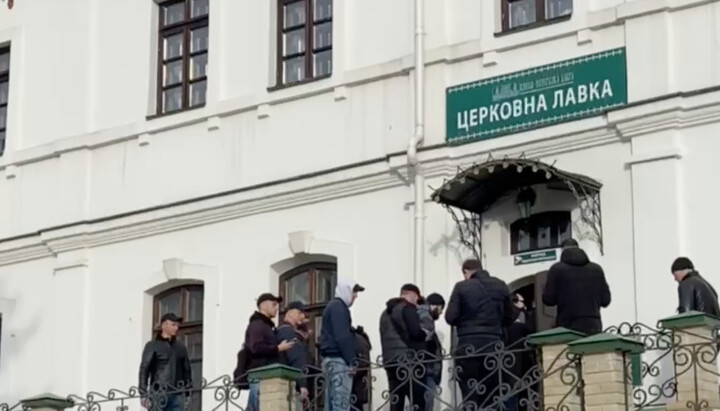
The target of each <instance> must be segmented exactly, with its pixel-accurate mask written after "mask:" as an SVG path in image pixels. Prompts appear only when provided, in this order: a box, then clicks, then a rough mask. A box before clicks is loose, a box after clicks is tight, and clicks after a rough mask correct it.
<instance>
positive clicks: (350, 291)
mask: <svg viewBox="0 0 720 411" xmlns="http://www.w3.org/2000/svg"><path fill="white" fill-rule="evenodd" d="M363 291H365V287H363V286H361V285H360V284H356V283H355V282H354V281H351V280H348V279H344V278H341V279H338V283H337V285H336V286H335V298H339V299H341V300H342V301H343V302H344V303H345V304H347V306H348V307H351V306H352V305H353V303H354V302H355V300H356V299H357V297H358V293H361V292H363Z"/></svg>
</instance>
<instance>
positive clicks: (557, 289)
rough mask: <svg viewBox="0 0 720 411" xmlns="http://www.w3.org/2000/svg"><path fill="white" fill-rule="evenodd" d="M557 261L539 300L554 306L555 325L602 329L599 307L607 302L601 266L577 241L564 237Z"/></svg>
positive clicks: (584, 330) (583, 330) (587, 330)
mask: <svg viewBox="0 0 720 411" xmlns="http://www.w3.org/2000/svg"><path fill="white" fill-rule="evenodd" d="M562 248H563V251H562V254H561V255H560V261H559V262H557V263H555V264H553V265H552V267H550V271H549V272H548V277H547V283H546V284H545V291H544V292H543V296H542V299H543V302H544V303H545V305H547V306H549V307H553V306H557V319H556V326H557V327H565V328H568V329H571V330H575V331H578V332H581V333H583V334H586V335H593V334H597V333H600V332H602V320H601V317H600V308H601V307H602V308H607V306H609V305H610V287H609V286H608V283H607V281H606V280H605V273H604V272H603V269H602V267H600V266H599V265H598V264H595V263H593V262H591V261H590V259H589V258H588V256H587V254H585V251H583V250H582V249H581V248H579V247H578V243H577V241H575V240H573V239H568V240H565V241H564V242H563V244H562Z"/></svg>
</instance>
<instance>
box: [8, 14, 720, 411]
mask: <svg viewBox="0 0 720 411" xmlns="http://www.w3.org/2000/svg"><path fill="white" fill-rule="evenodd" d="M425 8H426V17H425V33H426V34H425V80H424V90H425V100H426V105H425V111H424V113H425V120H426V122H425V141H424V143H423V146H422V148H421V149H420V152H419V160H420V162H421V168H422V173H423V175H424V177H425V179H426V183H427V185H428V186H430V187H433V188H440V187H441V186H443V183H444V182H445V181H446V180H447V179H451V178H453V177H455V175H456V174H457V169H458V167H460V168H461V169H467V168H468V167H471V166H472V165H474V164H482V163H485V162H486V161H487V160H488V158H489V157H490V158H493V159H496V160H497V159H503V158H509V159H516V158H527V159H535V160H539V161H541V162H543V163H545V164H551V165H554V167H555V168H557V169H558V170H562V171H565V172H569V173H573V174H577V175H582V176H585V177H587V178H589V179H592V180H593V181H597V182H599V183H601V184H602V188H601V189H600V190H599V199H600V204H601V214H599V215H598V216H599V217H601V221H600V224H595V225H593V224H588V222H587V221H586V220H587V219H584V218H582V217H583V211H582V204H580V205H579V203H582V201H580V202H578V201H576V200H577V198H575V197H573V196H572V195H570V194H568V192H566V191H561V192H560V194H557V193H556V191H557V190H555V191H554V190H553V187H545V186H535V187H534V192H535V194H536V201H535V202H534V207H533V209H532V213H533V215H542V214H544V215H546V216H550V215H555V216H556V217H552V218H550V220H547V219H546V220H543V219H542V218H540V219H537V220H533V221H535V223H533V224H535V225H532V227H533V228H532V230H535V231H534V232H533V233H531V232H530V231H531V230H530V231H528V230H525V231H522V229H518V230H520V231H522V232H520V231H518V230H515V229H514V228H513V227H514V226H513V223H515V222H517V221H519V220H520V219H521V217H522V216H521V215H520V212H519V210H518V207H517V205H516V204H515V197H514V196H513V197H503V198H501V199H500V200H498V201H497V202H495V203H494V204H493V207H492V208H491V209H489V210H487V211H485V212H484V213H482V222H481V224H479V226H480V227H481V240H482V249H481V251H480V254H481V255H480V256H481V259H482V260H483V263H484V265H485V266H486V267H487V268H488V270H489V271H490V272H491V273H492V274H493V275H495V276H498V277H500V278H502V279H503V280H505V281H506V282H508V283H509V284H511V288H513V289H519V288H520V287H523V286H526V285H529V284H534V283H535V280H534V278H535V277H534V276H535V274H537V273H541V272H543V271H545V270H547V268H548V267H549V266H550V265H551V264H552V263H553V262H554V261H556V260H557V257H558V253H557V246H558V244H559V241H560V240H561V239H562V238H564V237H567V236H572V237H574V238H577V239H579V240H580V243H581V246H582V247H583V248H584V249H586V250H587V252H588V254H589V255H590V256H591V258H592V259H593V260H594V261H596V262H598V263H600V264H601V265H602V266H603V267H604V270H605V273H606V277H607V279H608V282H609V284H610V288H611V291H612V294H613V302H612V304H611V306H610V307H609V308H608V309H606V310H604V311H603V321H604V323H605V325H612V324H619V323H620V322H623V321H628V322H637V321H639V322H643V323H646V324H649V325H654V324H655V322H656V321H657V320H658V319H659V318H662V317H664V316H667V315H672V314H673V313H674V311H675V308H676V305H677V297H676V291H675V287H676V286H675V284H674V283H673V281H672V277H671V276H670V272H669V267H670V264H671V262H672V260H673V259H674V258H675V257H677V256H679V255H687V256H689V257H690V258H691V259H692V260H693V261H694V262H695V264H696V266H697V267H698V269H699V271H700V272H701V273H703V274H705V276H706V277H707V278H708V279H709V280H710V281H711V282H714V283H716V284H717V283H718V280H720V277H718V275H717V273H715V272H714V271H716V264H714V261H715V258H714V257H715V253H716V251H715V249H714V247H715V244H714V241H713V239H714V234H715V233H717V232H718V231H720V220H718V219H717V218H714V217H713V215H714V212H713V210H714V209H715V208H716V207H715V204H714V198H715V197H714V195H713V194H712V193H711V192H710V191H711V190H710V191H707V192H705V191H704V188H703V187H708V188H709V187H710V186H711V184H712V178H713V177H714V175H715V173H716V172H720V165H718V164H716V163H715V162H714V156H715V154H716V153H717V152H719V150H720V143H719V142H716V141H715V140H714V138H713V137H714V136H715V135H716V134H717V133H719V132H720V47H718V45H719V44H720V1H710V0H662V1H661V0H582V1H580V0H574V1H573V0H518V1H512V2H510V1H508V0H483V1H477V0H452V1H433V0H426V1H425ZM0 45H4V46H5V48H4V49H2V50H4V51H2V50H0V103H2V104H0V117H2V116H4V117H2V120H3V121H2V123H0V126H1V127H0V133H2V134H0V136H4V140H3V146H4V151H3V155H2V157H1V158H0V210H2V212H1V213H0V314H1V315H2V317H1V318H2V322H1V323H0V324H1V327H2V328H1V330H0V402H10V403H11V402H13V401H15V400H19V399H21V398H25V397H28V396H32V395H35V394H38V393H42V392H52V393H55V394H58V395H63V396H64V395H67V394H68V393H78V394H80V393H85V392H87V391H91V390H95V391H107V390H108V389H109V388H113V387H115V388H127V387H129V386H131V385H136V384H137V370H138V365H139V359H140V353H141V350H142V347H143V344H144V343H145V342H146V341H147V340H148V339H149V338H150V336H151V334H152V331H153V327H154V324H155V322H156V321H157V318H159V315H161V314H162V313H163V312H166V311H168V310H173V311H178V312H179V313H180V314H182V315H184V316H185V318H186V320H187V322H186V326H185V328H184V329H183V333H184V335H185V337H184V338H185V341H186V343H187V345H188V346H189V348H190V352H191V357H192V359H193V367H194V369H195V371H196V374H198V373H200V374H201V375H202V376H203V377H205V378H208V379H212V378H214V377H217V376H220V375H223V374H229V373H231V372H232V370H233V368H234V366H235V355H236V352H237V351H238V349H239V348H240V345H241V343H242V341H243V333H244V328H245V326H246V324H247V319H248V318H249V316H250V314H251V313H252V311H253V310H254V308H255V301H254V300H255V298H256V297H257V296H258V295H259V294H260V293H262V292H266V291H272V292H279V293H281V294H283V295H284V296H285V297H286V298H289V299H301V300H303V301H304V302H305V303H307V304H309V305H311V306H312V307H313V308H314V311H313V313H315V314H314V315H318V313H319V312H321V309H322V306H323V303H324V302H326V301H327V299H328V298H330V297H331V293H332V285H333V284H334V281H335V279H336V278H337V277H345V278H351V279H353V280H355V281H357V282H358V283H360V284H362V285H364V286H365V287H366V288H367V290H366V291H365V292H364V293H363V294H362V295H361V296H360V298H359V299H358V301H357V302H356V304H355V305H354V307H353V309H352V312H353V320H354V323H355V324H358V325H363V326H364V327H365V328H366V329H367V330H368V331H369V332H368V333H369V335H370V337H371V340H372V343H373V346H374V349H373V351H372V356H377V355H379V354H380V350H379V347H380V344H379V335H378V332H377V327H378V318H379V316H380V313H381V311H382V309H383V308H384V304H385V301H386V300H387V299H389V298H391V297H393V296H395V295H396V294H397V292H398V291H399V288H400V286H401V285H402V284H404V283H407V282H415V283H417V284H418V285H419V286H420V288H421V289H422V290H423V291H424V292H439V293H441V294H443V295H444V296H445V297H446V298H447V297H448V296H449V293H450V291H451V290H452V287H453V285H454V283H455V282H456V281H458V280H459V279H460V278H461V277H460V269H459V266H460V264H461V263H462V260H463V259H464V258H467V257H470V256H472V254H473V253H472V250H470V249H469V248H468V247H466V246H465V245H463V244H462V241H461V236H460V235H459V232H458V229H457V225H456V223H455V221H454V220H453V219H452V218H451V215H450V214H449V213H448V211H447V210H446V209H445V208H444V207H443V206H442V205H440V204H437V203H436V202H434V201H432V199H431V193H432V191H431V190H429V189H428V190H427V191H426V198H425V207H424V216H423V221H424V227H425V230H424V238H423V243H424V254H423V259H424V263H425V264H424V269H423V270H422V272H421V273H419V274H418V275H415V274H414V271H413V225H414V223H413V221H414V211H415V210H414V206H413V192H414V190H413V187H412V181H413V180H412V178H411V175H410V174H411V173H409V172H408V166H407V155H406V152H407V147H408V139H409V138H410V136H412V135H413V133H414V130H413V101H414V95H413V81H414V73H415V71H414V70H413V2H412V1H409V0H393V1H387V0H384V1H381V0H363V1H358V0H314V1H311V0H293V1H283V0H266V1H237V0H210V1H209V2H208V0H204V1H203V0H185V1H182V0H181V1H167V2H162V1H159V0H155V1H154V0H123V1H122V2H111V1H106V0H73V1H57V0H16V1H15V4H14V7H13V8H12V9H11V10H6V9H5V8H4V7H3V8H2V9H0ZM3 53H5V54H3ZM3 56H6V57H3ZM607 59H613V61H612V62H611V63H607V64H606V61H605V60H607ZM3 62H4V63H3ZM558 63H559V65H558ZM3 64H4V65H3ZM543 67H544V69H543V70H548V71H552V70H560V71H561V74H560V79H559V80H558V81H559V82H558V83H554V82H553V81H554V80H552V79H546V80H543V77H542V73H543V70H536V71H535V72H528V70H531V71H532V70H533V69H538V68H543ZM513 73H525V74H522V75H519V74H518V76H516V77H512V76H509V75H512V74H513ZM563 73H564V74H567V73H571V75H570V77H567V76H565V77H563V76H564V74H563ZM521 78H524V79H526V80H528V81H527V82H526V83H528V84H531V86H528V87H530V88H528V89H522V88H521V89H517V86H516V85H514V84H519V83H516V82H514V79H521ZM485 80H488V81H487V82H484V81H485ZM489 80H492V81H489ZM583 81H584V82H583ZM496 82H497V84H501V83H502V84H504V85H505V86H506V88H500V89H497V90H496V89H495V88H494V84H496ZM606 83H607V84H606ZM468 84H469V85H470V86H467V85H468ZM462 85H466V86H467V87H466V88H465V89H463V88H462V87H460V89H458V86H462ZM581 86H582V87H581ZM483 87H485V88H483ZM513 87H515V88H513ZM583 87H584V88H583ZM607 87H609V89H607ZM568 89H571V90H573V91H572V92H570V93H572V97H571V96H570V95H569V94H568V93H569V92H568V91H567V90H568ZM488 90H489V91H488ZM582 90H584V91H582ZM485 91H488V93H489V94H488V95H489V96H491V97H489V98H491V100H488V101H484V100H482V95H483V94H482V93H484V92H485ZM458 92H459V93H467V94H463V96H467V97H462V98H461V99H460V100H457V96H456V95H455V93H458ZM475 92H477V93H479V94H473V93H475ZM508 93H509V94H508ZM543 93H545V94H543ZM582 93H585V94H583V95H584V99H583V98H581V94H582ZM540 95H543V96H547V97H546V101H544V102H545V106H546V107H544V109H543V107H542V104H541V103H540V97H539V96H540ZM479 96H480V97H479ZM508 98H509V100H508ZM531 98H532V100H530V99H531ZM452 99H455V100H452ZM559 99H562V101H560V100H559ZM514 100H518V101H522V104H523V105H522V106H517V107H519V109H517V107H516V106H515V105H514V104H515V103H512V101H514ZM458 101H460V102H458ZM506 101H507V102H509V103H508V104H506V105H503V103H504V102H506ZM486 103H487V104H486ZM464 104H465V105H464ZM468 104H469V105H468ZM508 105H509V107H510V111H507V107H508ZM493 106H494V108H493ZM493 110H495V112H493ZM545 113H547V115H545ZM493 127H495V128H493ZM713 170H715V171H713ZM703 184H705V185H703ZM547 213H551V214H547ZM552 213H555V214H552ZM531 219H532V218H531ZM543 221H545V223H543ZM547 221H550V222H549V223H548V222H547ZM543 224H545V225H543ZM548 233H550V234H548ZM531 288H532V287H531ZM535 288H537V287H535ZM448 331H449V330H448V328H447V327H446V326H444V325H443V326H442V332H443V335H444V337H443V341H444V343H445V344H447V345H448V346H449V344H450V341H449V338H448V337H447V336H448ZM379 377H380V382H379V384H384V383H383V382H382V376H379Z"/></svg>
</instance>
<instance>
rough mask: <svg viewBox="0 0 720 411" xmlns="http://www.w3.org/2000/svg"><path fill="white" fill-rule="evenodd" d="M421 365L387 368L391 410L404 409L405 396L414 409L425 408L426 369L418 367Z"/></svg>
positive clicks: (400, 410) (399, 410) (390, 366)
mask: <svg viewBox="0 0 720 411" xmlns="http://www.w3.org/2000/svg"><path fill="white" fill-rule="evenodd" d="M418 366H419V365H417V364H415V365H414V367H415V368H413V366H402V365H401V366H397V365H395V366H392V365H389V366H387V367H386V368H385V372H386V373H387V377H388V390H389V391H390V393H389V394H390V395H389V396H388V397H389V401H390V411H403V409H404V406H405V398H407V399H408V400H409V401H410V403H411V404H412V405H413V408H412V409H413V410H420V411H422V410H424V409H425V393H426V392H427V388H426V387H425V384H424V381H425V370H424V368H423V369H421V370H420V369H418V368H417V367H418Z"/></svg>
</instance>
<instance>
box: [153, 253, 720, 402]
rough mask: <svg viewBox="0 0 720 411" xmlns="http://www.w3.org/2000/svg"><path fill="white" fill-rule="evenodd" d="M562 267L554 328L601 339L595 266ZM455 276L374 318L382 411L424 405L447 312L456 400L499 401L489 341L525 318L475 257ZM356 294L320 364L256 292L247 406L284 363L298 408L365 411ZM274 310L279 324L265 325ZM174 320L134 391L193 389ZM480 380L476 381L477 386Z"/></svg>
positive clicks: (695, 286)
mask: <svg viewBox="0 0 720 411" xmlns="http://www.w3.org/2000/svg"><path fill="white" fill-rule="evenodd" d="M562 249H563V251H562V253H561V257H560V261H559V262H557V263H556V264H554V265H553V266H552V267H551V268H550V271H549V273H548V279H547V284H546V286H545V289H544V292H543V296H542V300H543V303H544V304H545V305H547V306H556V307H557V324H556V325H557V326H558V327H566V328H569V329H573V330H576V331H579V332H582V333H585V334H588V335H592V334H596V333H599V332H602V329H603V328H602V321H601V316H600V310H601V308H604V307H607V306H609V304H610V301H611V294H610V289H609V287H608V284H607V281H606V279H605V275H604V273H603V270H602V268H601V267H600V266H599V265H598V264H595V263H593V262H591V261H590V260H589V258H588V256H587V254H586V253H585V252H584V251H583V250H582V249H580V248H579V247H578V244H577V242H576V241H575V240H572V239H570V240H566V241H565V242H564V243H563V244H562ZM671 271H672V273H673V276H674V277H675V279H676V281H677V282H678V283H679V285H678V293H679V309H678V310H679V311H680V312H684V311H690V310H695V311H701V312H705V313H707V314H710V315H713V316H716V317H720V309H719V308H718V298H717V292H716V291H715V289H713V287H712V286H711V285H710V284H709V283H708V282H707V281H706V280H705V279H704V278H703V277H701V276H700V274H699V273H698V272H697V271H696V270H695V268H694V266H693V264H692V262H691V261H690V260H689V259H687V258H684V257H681V258H678V259H677V260H675V262H673V264H672V267H671ZM462 274H463V277H464V279H463V280H462V281H460V282H458V283H457V284H456V285H455V287H454V289H453V290H452V294H451V295H450V298H449V300H448V302H447V304H446V302H445V300H444V299H443V297H442V296H441V295H440V294H437V293H432V294H429V295H427V296H426V297H423V296H422V293H421V291H420V289H419V288H418V287H417V286H416V285H414V284H405V285H403V286H402V287H401V289H400V293H399V296H398V297H393V298H390V299H389V300H388V301H387V303H386V305H385V309H384V310H383V311H382V313H381V315H380V320H379V332H380V341H381V343H382V344H381V345H382V366H383V368H384V370H385V372H386V374H387V380H388V388H389V398H388V401H389V408H390V410H392V411H395V410H402V409H404V407H405V405H412V406H413V409H415V410H422V411H430V410H432V409H433V406H434V404H433V403H434V401H433V398H434V397H435V395H436V394H435V389H436V387H437V386H438V385H439V384H440V382H441V381H442V370H443V365H442V361H443V359H444V358H443V350H442V344H441V342H440V338H439V337H438V335H437V333H436V331H435V322H436V321H438V320H439V319H440V318H441V317H442V313H443V311H444V312H445V321H446V322H447V323H448V324H449V325H450V326H451V327H453V329H454V331H455V335H456V337H457V341H456V343H455V344H454V347H453V351H452V358H453V359H454V361H455V370H456V373H457V375H456V376H455V378H456V379H457V381H458V384H459V386H460V390H461V392H462V400H461V401H462V402H471V403H472V404H474V407H477V408H487V407H488V406H491V405H492V404H493V401H494V399H495V398H498V397H499V394H498V393H499V387H498V386H497V384H498V383H499V381H498V378H496V377H493V376H492V374H494V373H498V372H499V371H498V370H497V369H491V367H490V365H491V362H488V361H486V358H485V357H486V354H487V353H488V352H490V351H492V350H495V349H497V347H498V346H501V345H498V343H504V344H506V345H507V344H513V343H515V342H517V341H520V340H522V339H523V338H525V337H526V336H527V335H529V334H530V333H532V332H533V331H534V330H533V328H532V321H530V319H529V318H528V317H530V315H529V314H528V313H527V312H526V307H525V304H524V298H523V296H521V295H519V294H515V295H513V296H511V294H510V290H509V288H508V286H507V284H506V283H505V282H503V281H502V280H501V279H499V278H496V277H493V276H491V275H490V274H489V273H488V271H486V270H484V269H483V267H482V264H481V263H480V261H478V260H467V261H465V262H464V263H463V265H462ZM364 290H365V289H364V288H363V287H362V286H360V285H358V284H355V283H354V282H352V281H349V280H346V279H342V278H341V279H338V284H337V287H336V289H335V298H334V299H333V300H331V301H330V302H329V303H328V304H327V306H326V308H325V310H324V312H323V315H322V328H321V331H320V337H319V354H320V357H321V358H322V361H321V363H317V362H316V361H315V359H314V355H313V353H311V352H310V349H309V347H310V344H309V341H310V338H311V336H312V333H313V330H312V329H310V328H309V327H308V319H307V316H306V313H305V311H304V309H305V307H304V305H303V304H302V303H301V302H297V301H293V302H289V303H288V304H286V305H284V306H283V307H282V309H280V307H281V305H282V303H283V299H282V298H281V297H279V296H276V295H273V294H270V293H265V294H262V295H260V296H259V297H258V299H257V311H256V312H254V313H253V314H252V316H251V317H250V321H249V324H248V326H247V329H246V331H245V339H244V343H243V346H242V349H241V350H240V352H239V353H238V357H237V367H236V370H235V382H236V384H237V386H238V387H240V388H241V389H247V390H249V399H248V405H247V408H246V409H247V411H258V410H259V408H260V407H259V404H260V398H259V396H260V389H259V382H258V381H252V380H251V381H248V378H247V375H248V371H250V370H252V369H256V368H259V367H263V366H266V365H270V364H275V363H281V364H286V365H288V366H290V367H294V368H297V369H301V370H303V371H304V373H303V374H304V375H303V377H302V378H300V379H299V380H298V381H297V383H296V386H297V394H298V395H297V398H298V402H297V404H296V406H297V407H298V409H299V410H302V409H304V408H305V409H307V408H308V405H309V404H310V403H311V402H312V401H315V402H314V404H320V403H322V404H324V408H325V409H326V410H332V411H334V410H342V411H345V410H349V409H351V408H353V409H362V407H363V405H364V404H366V403H368V401H369V398H368V393H369V391H370V390H371V387H370V386H369V384H370V380H369V379H368V378H367V377H368V376H367V372H368V369H369V365H370V350H371V348H372V347H371V345H370V339H369V338H368V336H367V334H366V333H365V331H364V329H363V328H362V327H360V326H357V327H354V326H353V323H352V318H351V315H350V307H351V306H352V305H353V303H354V302H355V300H356V298H357V297H358V294H359V293H361V292H362V291H364ZM278 313H280V314H281V318H280V320H279V324H278V325H277V326H276V324H275V321H274V318H275V317H276V316H277V315H278ZM181 321H182V319H181V318H179V317H177V316H175V314H172V313H169V314H165V315H164V316H163V317H162V319H161V323H162V325H161V331H160V332H159V333H158V335H157V336H156V338H155V339H154V340H153V341H150V342H148V344H147V345H146V346H145V350H144V352H143V355H142V363H141V366H140V383H139V389H140V392H141V393H147V392H148V391H149V390H151V389H152V387H156V386H163V385H164V386H172V387H189V386H190V385H191V384H192V375H191V370H190V363H189V361H188V355H187V349H186V348H185V347H184V346H183V344H182V343H181V342H179V341H178V340H177V339H176V338H175V337H176V334H177V331H178V324H179V323H180V322H181ZM534 361H535V359H534V357H533V356H530V357H529V358H526V359H524V360H523V359H518V361H517V364H516V366H520V367H522V368H523V369H517V370H515V371H516V372H517V375H522V374H523V373H524V372H526V370H527V368H528V367H531V366H532V362H534ZM320 378H322V379H323V380H322V385H323V389H322V395H323V396H324V397H323V398H322V402H317V401H316V400H318V399H317V398H313V393H314V392H315V391H316V390H314V385H315V384H318V383H320V381H319V379H320ZM479 382H482V383H481V384H478V383H479ZM144 404H145V405H146V407H148V408H150V407H154V408H156V409H158V410H163V411H179V410H180V409H182V407H183V398H182V395H180V394H178V395H170V396H168V398H167V401H164V402H163V403H162V404H161V405H160V406H157V405H153V404H151V403H150V402H148V401H146V402H144ZM504 408H507V409H508V410H510V411H515V410H517V409H518V401H517V396H516V397H515V398H509V399H507V398H506V399H505V403H504Z"/></svg>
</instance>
